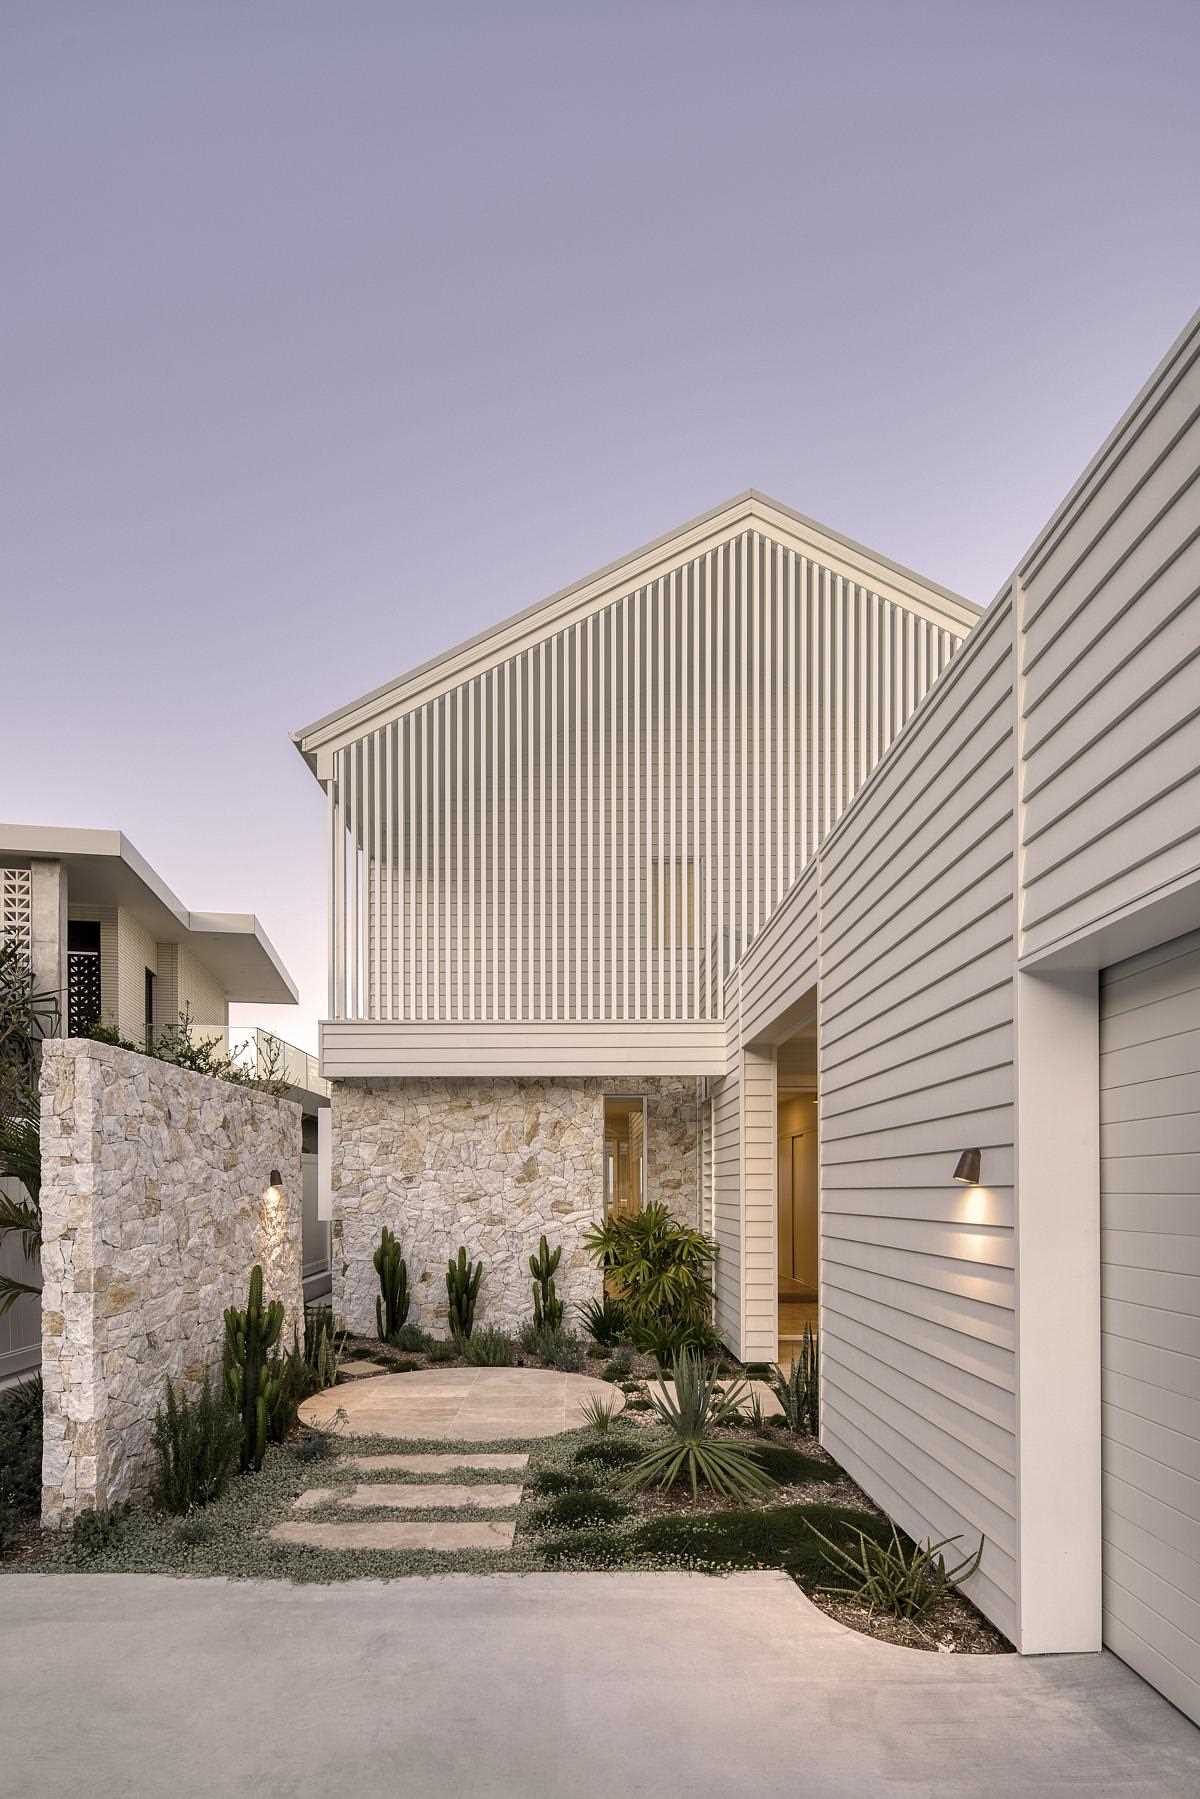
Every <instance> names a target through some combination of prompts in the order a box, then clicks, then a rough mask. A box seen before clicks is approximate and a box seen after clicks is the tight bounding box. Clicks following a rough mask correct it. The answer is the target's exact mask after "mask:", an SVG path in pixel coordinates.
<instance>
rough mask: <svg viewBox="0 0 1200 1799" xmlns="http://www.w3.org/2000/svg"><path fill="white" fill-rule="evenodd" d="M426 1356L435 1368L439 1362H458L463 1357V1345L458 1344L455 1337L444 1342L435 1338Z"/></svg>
mask: <svg viewBox="0 0 1200 1799" xmlns="http://www.w3.org/2000/svg"><path fill="white" fill-rule="evenodd" d="M425 1354H426V1355H427V1356H428V1357H429V1360H430V1361H431V1362H432V1363H433V1364H434V1366H435V1367H436V1365H437V1364H438V1363H439V1362H457V1361H458V1360H459V1358H460V1356H461V1355H462V1345H461V1344H460V1343H456V1342H455V1341H454V1338H453V1337H448V1338H446V1339H445V1340H444V1341H443V1340H441V1339H440V1338H437V1337H435V1338H434V1339H433V1341H432V1342H431V1343H430V1345H429V1348H428V1349H427V1350H426V1351H425Z"/></svg>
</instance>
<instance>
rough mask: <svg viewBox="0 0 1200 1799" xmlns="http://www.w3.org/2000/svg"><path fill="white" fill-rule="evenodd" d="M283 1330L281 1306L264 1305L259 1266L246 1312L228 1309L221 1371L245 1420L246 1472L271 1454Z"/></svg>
mask: <svg viewBox="0 0 1200 1799" xmlns="http://www.w3.org/2000/svg"><path fill="white" fill-rule="evenodd" d="M282 1329H283V1304H282V1301H280V1300H278V1299H273V1300H271V1302H270V1303H269V1304H268V1305H264V1304H263V1271H262V1267H261V1266H260V1265H259V1264H257V1263H256V1264H255V1266H254V1268H253V1270H252V1271H251V1275H250V1297H249V1300H248V1302H247V1305H246V1309H245V1311H244V1312H241V1311H239V1310H238V1308H237V1307H236V1306H230V1307H229V1308H228V1310H227V1311H226V1313H225V1354H224V1359H223V1372H224V1376H225V1392H226V1394H227V1396H228V1399H229V1403H230V1405H231V1406H232V1407H233V1408H234V1410H235V1411H236V1412H237V1414H238V1416H239V1417H240V1418H241V1421H242V1447H241V1454H240V1457H239V1461H240V1465H241V1469H242V1472H243V1474H244V1473H245V1472H246V1470H247V1469H248V1468H254V1469H259V1468H261V1467H262V1465H263V1457H264V1455H265V1454H266V1451H267V1426H268V1422H269V1419H270V1416H271V1412H272V1410H273V1408H274V1407H275V1406H276V1404H277V1403H278V1400H279V1383H280V1380H281V1378H282V1377H281V1369H282V1363H281V1362H280V1360H279V1358H278V1357H275V1358H273V1359H272V1358H271V1351H272V1350H273V1349H274V1347H275V1345H276V1344H277V1343H278V1341H279V1333H280V1332H281V1331H282Z"/></svg>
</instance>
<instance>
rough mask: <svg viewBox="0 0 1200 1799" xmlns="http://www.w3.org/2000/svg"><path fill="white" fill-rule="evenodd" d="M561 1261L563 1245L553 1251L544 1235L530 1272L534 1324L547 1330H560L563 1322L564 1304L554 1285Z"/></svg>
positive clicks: (531, 1258)
mask: <svg viewBox="0 0 1200 1799" xmlns="http://www.w3.org/2000/svg"><path fill="white" fill-rule="evenodd" d="M561 1261H562V1244H561V1243H560V1244H559V1246H558V1248H557V1249H555V1250H551V1248H550V1245H549V1244H548V1243H547V1242H546V1237H545V1233H543V1235H542V1238H541V1241H540V1242H539V1244H538V1252H537V1254H536V1255H535V1256H530V1258H529V1272H530V1274H531V1275H532V1276H533V1322H534V1323H535V1324H536V1325H538V1326H539V1327H542V1326H544V1327H545V1329H547V1330H558V1329H559V1327H560V1326H561V1324H562V1321H563V1302H562V1300H561V1299H560V1298H559V1297H558V1290H557V1288H556V1287H555V1285H554V1274H555V1270H556V1269H557V1267H558V1264H559V1263H560V1262H561Z"/></svg>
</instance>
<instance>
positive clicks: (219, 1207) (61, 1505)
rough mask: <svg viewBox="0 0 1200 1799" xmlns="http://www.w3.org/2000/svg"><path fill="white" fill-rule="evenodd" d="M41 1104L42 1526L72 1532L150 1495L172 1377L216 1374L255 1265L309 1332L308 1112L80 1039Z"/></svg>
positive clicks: (52, 1070)
mask: <svg viewBox="0 0 1200 1799" xmlns="http://www.w3.org/2000/svg"><path fill="white" fill-rule="evenodd" d="M41 1099H42V1232H43V1244H42V1280H43V1285H42V1374H43V1379H44V1382H45V1434H44V1448H43V1457H42V1482H43V1486H42V1517H43V1521H44V1522H45V1523H47V1524H49V1525H64V1524H67V1523H69V1522H70V1521H71V1519H72V1518H73V1517H74V1516H75V1515H76V1514H77V1513H79V1512H81V1511H87V1510H89V1509H92V1508H95V1507H102V1506H107V1505H112V1504H113V1503H115V1502H117V1501H119V1500H122V1499H125V1498H127V1497H129V1496H130V1495H132V1494H134V1493H137V1492H139V1491H144V1490H145V1489H146V1487H147V1486H148V1485H149V1482H150V1479H151V1476H152V1472H153V1428H154V1414H155V1410H156V1408H157V1406H158V1405H159V1404H160V1403H161V1400H162V1394H163V1380H164V1377H165V1376H167V1375H170V1376H171V1377H172V1378H173V1379H176V1380H178V1379H180V1378H181V1377H182V1378H183V1379H184V1380H185V1381H186V1382H187V1383H188V1384H189V1385H190V1386H192V1387H193V1388H194V1387H195V1386H197V1385H198V1384H199V1382H200V1380H201V1378H202V1376H203V1372H204V1369H205V1367H206V1366H209V1367H211V1368H213V1369H214V1371H215V1373H216V1375H217V1378H219V1373H220V1370H219V1364H220V1354H221V1344H222V1339H223V1334H224V1327H223V1318H222V1314H223V1312H224V1309H225V1307H226V1306H227V1305H231V1304H243V1305H244V1304H245V1295H246V1287H247V1281H248V1278H249V1273H250V1270H251V1268H252V1267H253V1265H254V1263H255V1262H261V1263H262V1265H263V1275H264V1280H265V1286H266V1291H267V1294H268V1296H269V1297H270V1298H277V1299H282V1300H283V1302H284V1305H285V1307H286V1312H287V1316H286V1319H285V1324H284V1331H285V1337H286V1339H287V1340H288V1341H290V1338H291V1332H292V1326H293V1323H294V1322H300V1321H301V1320H302V1316H303V1299H302V1289H301V1225H300V1206H301V1173H300V1107H299V1106H298V1105H296V1104H294V1103H293V1102H292V1101H291V1100H285V1099H272V1098H270V1097H269V1096H268V1095H266V1094H261V1093H256V1092H254V1091H252V1090H249V1089H246V1088H240V1087H235V1086H232V1085H230V1083H229V1082H227V1081H216V1080H212V1079H210V1078H209V1077H208V1076H206V1075H199V1074H192V1073H190V1072H189V1071H187V1070H184V1069H179V1068H173V1067H170V1066H169V1065H168V1064H167V1063H164V1062H158V1061H155V1060H154V1059H153V1058H152V1057H148V1056H143V1055H138V1054H134V1053H132V1052H130V1051H128V1050H121V1049H114V1048H112V1047H111V1046H109V1045H107V1044H98V1043H90V1042H84V1041H81V1040H76V1039H67V1040H65V1041H54V1042H50V1043H47V1044H46V1045H45V1048H44V1051H43V1059H42V1084H41ZM272 1169H277V1170H278V1171H279V1173H280V1174H281V1175H282V1177H283V1179H282V1183H281V1185H280V1188H279V1190H278V1197H275V1196H274V1195H273V1194H270V1193H268V1187H269V1183H270V1175H271V1171H272Z"/></svg>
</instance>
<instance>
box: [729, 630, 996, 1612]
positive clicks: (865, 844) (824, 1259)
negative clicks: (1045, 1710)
mask: <svg viewBox="0 0 1200 1799" xmlns="http://www.w3.org/2000/svg"><path fill="white" fill-rule="evenodd" d="M1014 664H1015V647H1014V623H1013V613H1012V606H1011V604H1010V603H1009V602H1008V601H1007V600H1001V601H998V602H997V604H996V605H995V606H994V607H993V609H992V611H991V612H990V613H989V614H988V615H987V616H986V618H985V619H984V620H983V621H981V623H980V624H979V625H978V626H977V627H976V629H975V632H974V633H973V635H972V637H971V639H970V640H969V642H968V643H967V645H966V646H965V647H964V649H963V652H962V653H961V655H959V656H958V657H957V658H956V659H955V663H954V666H953V667H952V668H951V669H950V670H949V671H948V672H947V674H946V676H945V678H944V679H943V680H942V681H941V682H939V684H938V687H937V689H936V690H935V691H934V692H933V693H932V694H930V696H929V698H928V700H927V701H926V702H925V704H924V705H923V706H922V707H921V710H920V712H919V713H918V715H917V717H916V718H915V719H914V720H913V721H912V724H911V726H910V727H909V729H908V730H907V731H906V732H905V733H904V736H903V737H902V738H901V739H900V741H899V742H898V743H897V744H896V745H895V747H894V748H893V749H892V751H891V753H890V755H889V756H888V759H887V762H886V763H885V764H884V766H883V767H881V768H880V769H879V770H878V772H877V773H876V774H875V775H874V776H873V777H872V778H871V780H870V782H869V783H868V785H867V787H866V788H865V790H864V791H863V792H862V793H861V794H860V795H859V797H858V799H857V801H856V803H855V805H854V808H853V810H852V812H851V813H850V814H849V815H848V816H847V817H846V818H844V819H843V820H842V821H841V823H840V824H839V825H838V827H837V829H836V830H835V831H834V832H833V833H832V834H831V836H830V837H829V839H828V841H827V842H825V843H824V844H822V846H821V848H820V851H819V855H818V858H817V865H816V867H815V869H814V870H813V872H812V875H811V876H810V877H808V878H806V879H805V880H804V881H801V882H798V883H797V884H796V887H795V888H794V890H793V891H792V892H791V893H790V894H789V895H788V896H787V899H786V900H785V902H784V904H783V905H782V906H781V907H780V909H779V912H778V913H777V915H776V917H775V918H774V919H773V920H772V921H771V922H770V924H769V925H768V927H767V928H766V929H765V930H764V931H763V932H762V934H761V935H760V937H759V938H758V940H757V941H756V943H755V944H754V946H753V948H752V949H751V950H750V951H749V952H748V953H747V955H746V957H745V958H744V960H743V961H742V963H741V965H740V967H739V968H738V969H737V970H736V971H735V972H734V975H733V977H732V978H731V980H730V982H729V987H728V1004H727V1018H726V1030H727V1058H728V1060H727V1067H728V1070H729V1072H728V1073H727V1075H726V1078H725V1080H724V1082H723V1083H722V1084H721V1085H720V1086H719V1087H718V1088H717V1089H716V1091H715V1098H714V1119H716V1120H719V1119H720V1117H721V1114H722V1109H724V1112H725V1114H726V1116H727V1117H728V1120H729V1124H728V1130H727V1136H726V1139H725V1141H724V1143H723V1145H722V1144H721V1137H720V1127H719V1124H718V1142H719V1148H718V1155H717V1158H716V1163H715V1172H714V1188H715V1191H714V1213H715V1216H716V1218H717V1221H718V1237H719V1240H720V1242H721V1247H722V1263H723V1264H724V1263H726V1261H727V1260H728V1264H729V1265H728V1266H722V1267H719V1275H718V1322H719V1325H720V1328H721V1331H722V1334H723V1336H724V1337H725V1340H726V1341H727V1342H728V1343H729V1344H730V1345H731V1346H732V1347H735V1348H737V1349H738V1350H739V1352H740V1353H742V1354H743V1355H748V1356H757V1355H759V1354H762V1353H773V1334H774V1331H775V1329H776V1317H777V1311H776V1280H775V1257H776V1253H777V1251H776V1232H775V1217H776V1208H775V1192H774V1181H775V1131H776V1117H775V1113H776V1092H775V1079H774V1057H775V1055H776V1053H777V1046H778V1044H779V1042H780V1039H781V1036H782V1037H784V1038H786V1037H787V1035H788V1033H789V1032H791V1031H793V1030H794V1031H796V1032H797V1033H804V1032H807V1031H811V1029H812V1016H813V1006H814V1004H815V999H816V989H817V986H818V983H819V988H820V1013H819V1023H818V1053H819V1105H820V1152H819V1153H820V1178H821V1268H820V1278H821V1332H822V1370H823V1388H822V1392H823V1401H822V1403H823V1414H822V1416H823V1428H822V1436H823V1440H824V1441H825V1442H826V1443H827V1445H828V1447H829V1448H830V1450H831V1451H832V1452H833V1453H834V1454H835V1455H836V1456H837V1458H838V1460H839V1461H841V1462H842V1463H843V1465H844V1466H845V1467H846V1468H848V1469H849V1470H850V1472H851V1473H852V1474H853V1475H854V1476H855V1478H856V1479H857V1480H858V1481H859V1482H861V1484H862V1485H863V1486H864V1487H865V1488H866V1490H867V1491H868V1492H869V1493H870V1494H871V1495H872V1496H873V1497H874V1498H875V1499H876V1500H878V1501H879V1503H880V1504H881V1505H883V1506H884V1507H885V1509H886V1510H887V1511H888V1512H889V1514H890V1515H891V1516H893V1517H894V1518H896V1519H897V1520H898V1522H899V1523H900V1524H901V1525H902V1526H903V1527H904V1528H905V1529H907V1530H908V1531H910V1532H911V1533H912V1534H913V1535H914V1536H915V1537H920V1538H924V1537H927V1536H928V1537H933V1538H940V1537H945V1536H954V1535H958V1536H960V1537H961V1539H962V1547H963V1548H964V1549H969V1550H973V1549H974V1547H975V1545H976V1543H977V1542H978V1539H979V1536H980V1534H981V1533H982V1535H983V1536H984V1537H985V1539H986V1545H985V1548H984V1555H983V1564H982V1568H981V1571H980V1573H979V1574H978V1575H977V1576H976V1577H975V1579H974V1580H973V1581H972V1583H971V1588H970V1591H971V1594H972V1597H973V1598H975V1599H976V1601H977V1602H978V1603H979V1604H980V1606H981V1607H982V1608H983V1609H984V1610H985V1611H986V1612H987V1614H988V1615H989V1616H990V1617H992V1618H993V1619H995V1621H996V1622H997V1623H998V1624H999V1625H1000V1627H1001V1629H1004V1630H1007V1631H1009V1632H1010V1633H1011V1631H1012V1630H1013V1628H1014V1624H1015V1615H1016V1614H1015V1600H1016V1551H1017V1500H1016V1479H1017V1475H1016V1465H1017V1451H1016V1415H1015V1359H1014V1358H1015V1334H1016V1333H1015V1314H1014V1300H1015V1296H1014V1259H1015V1258H1014V1241H1013V1197H1014V1196H1013V1165H1014V1119H1013V1113H1014V1070H1013V1036H1014V1030H1013V1010H1014V1008H1013V973H1014V967H1015V953H1016V952H1015V921H1014V912H1015V900H1014V891H1015V880H1016V871H1015V866H1014V864H1015V816H1014V806H1015V772H1014V758H1015V716H1016V714H1015V699H1014V685H1013V684H1014ZM974 1147H979V1148H980V1149H981V1150H982V1154H983V1181H984V1184H983V1185H982V1186H980V1187H977V1188H963V1187H958V1186H955V1185H953V1183H952V1182H951V1178H950V1177H951V1173H952V1170H953V1168H954V1166H955V1163H956V1161H957V1159H958V1155H959V1153H960V1151H961V1150H963V1149H965V1148H974ZM739 1187H740V1191H741V1198H740V1199H739ZM727 1245H728V1249H727ZM734 1277H736V1282H735V1278H734ZM768 1341H770V1342H771V1343H772V1348H771V1349H770V1350H764V1348H763V1346H764V1345H766V1344H767V1343H768Z"/></svg>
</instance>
